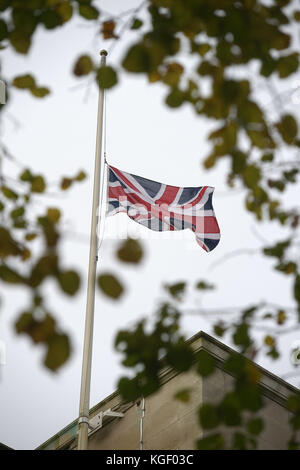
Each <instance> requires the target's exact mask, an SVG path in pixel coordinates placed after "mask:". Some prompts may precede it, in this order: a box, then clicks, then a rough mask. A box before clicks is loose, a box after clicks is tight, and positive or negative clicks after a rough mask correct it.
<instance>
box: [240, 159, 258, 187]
mask: <svg viewBox="0 0 300 470" xmlns="http://www.w3.org/2000/svg"><path fill="white" fill-rule="evenodd" d="M242 175H243V179H244V183H245V185H246V186H247V188H250V189H252V188H255V187H256V186H257V184H258V182H259V181H260V178H261V172H260V169H259V168H258V167H257V166H255V165H249V166H247V167H246V168H245V169H244V170H243V173H242Z"/></svg>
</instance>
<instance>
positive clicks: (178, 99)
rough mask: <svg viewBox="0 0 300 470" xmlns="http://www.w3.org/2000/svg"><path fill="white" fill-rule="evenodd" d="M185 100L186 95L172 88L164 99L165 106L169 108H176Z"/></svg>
mask: <svg viewBox="0 0 300 470" xmlns="http://www.w3.org/2000/svg"><path fill="white" fill-rule="evenodd" d="M185 98H186V94H185V93H184V92H183V91H181V90H179V89H178V88H174V89H173V90H172V91H171V92H170V93H169V94H168V96H167V97H166V104H167V105H168V106H169V107H170V108H178V107H179V106H181V105H182V104H183V103H184V101H185Z"/></svg>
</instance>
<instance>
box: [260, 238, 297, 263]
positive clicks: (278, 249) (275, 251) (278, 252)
mask: <svg viewBox="0 0 300 470" xmlns="http://www.w3.org/2000/svg"><path fill="white" fill-rule="evenodd" d="M290 244H291V240H289V239H288V240H285V241H283V242H278V243H276V244H275V245H273V246H271V247H267V248H264V249H263V253H264V255H266V256H274V257H275V258H278V259H281V258H282V257H283V256H284V254H285V251H286V249H287V248H288V247H289V246H290Z"/></svg>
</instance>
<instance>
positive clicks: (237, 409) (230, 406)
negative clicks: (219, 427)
mask: <svg viewBox="0 0 300 470" xmlns="http://www.w3.org/2000/svg"><path fill="white" fill-rule="evenodd" d="M218 412H219V417H220V420H221V421H222V423H224V424H225V425H226V426H240V425H241V423H242V417H241V406H240V403H239V399H238V396H237V395H236V393H234V392H229V393H227V394H226V395H225V397H224V398H223V400H222V401H221V403H220V405H219V406H218Z"/></svg>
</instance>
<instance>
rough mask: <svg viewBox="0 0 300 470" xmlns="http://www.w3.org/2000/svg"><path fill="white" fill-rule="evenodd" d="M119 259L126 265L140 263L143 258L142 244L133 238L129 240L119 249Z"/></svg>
mask: <svg viewBox="0 0 300 470" xmlns="http://www.w3.org/2000/svg"><path fill="white" fill-rule="evenodd" d="M117 257H118V258H119V260H120V261H123V262H124V263H134V264H136V263H139V262H140V261H141V259H142V257H143V249H142V246H141V244H140V243H139V242H138V241H137V240H134V239H132V238H128V240H126V241H125V242H124V243H123V244H122V245H121V246H120V248H119V249H118V251H117Z"/></svg>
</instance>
